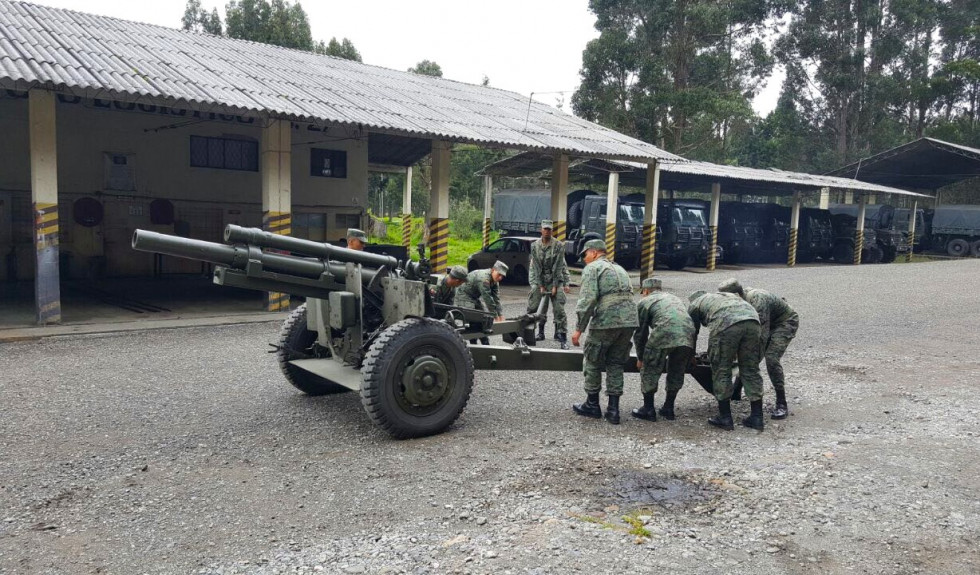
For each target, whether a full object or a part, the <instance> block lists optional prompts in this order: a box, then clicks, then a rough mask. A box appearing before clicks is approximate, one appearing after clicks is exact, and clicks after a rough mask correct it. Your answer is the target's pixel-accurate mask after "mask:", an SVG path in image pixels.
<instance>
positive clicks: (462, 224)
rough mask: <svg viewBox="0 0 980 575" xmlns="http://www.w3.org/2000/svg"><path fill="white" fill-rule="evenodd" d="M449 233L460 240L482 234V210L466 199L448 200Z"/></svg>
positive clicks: (470, 238)
mask: <svg viewBox="0 0 980 575" xmlns="http://www.w3.org/2000/svg"><path fill="white" fill-rule="evenodd" d="M449 227H450V230H449V232H450V234H452V236H453V237H454V238H457V239H461V240H472V239H474V238H478V237H482V236H483V210H482V209H480V208H478V207H476V206H474V205H473V204H471V203H469V202H467V201H466V200H451V201H450V202H449Z"/></svg>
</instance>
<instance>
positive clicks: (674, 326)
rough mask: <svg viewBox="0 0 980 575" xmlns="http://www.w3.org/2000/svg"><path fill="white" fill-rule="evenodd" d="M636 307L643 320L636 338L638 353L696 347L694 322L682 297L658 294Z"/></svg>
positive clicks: (640, 318) (663, 293)
mask: <svg viewBox="0 0 980 575" xmlns="http://www.w3.org/2000/svg"><path fill="white" fill-rule="evenodd" d="M636 307H637V312H638V314H639V320H640V327H639V328H637V330H636V333H635V334H634V335H633V341H634V342H635V343H636V352H637V354H641V353H642V351H643V350H644V348H649V349H670V348H673V347H682V346H683V347H690V348H693V347H694V334H695V333H696V332H695V329H694V322H693V321H691V315H690V314H689V313H687V305H686V304H685V303H684V301H683V300H682V299H681V298H679V297H677V296H675V295H674V294H670V293H667V292H662V291H655V292H653V293H651V294H650V295H648V296H647V297H645V298H643V299H642V300H640V303H638V304H637V306H636ZM641 357H642V355H641Z"/></svg>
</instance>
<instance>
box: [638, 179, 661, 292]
mask: <svg viewBox="0 0 980 575" xmlns="http://www.w3.org/2000/svg"><path fill="white" fill-rule="evenodd" d="M646 192H647V193H646V196H645V197H644V207H643V251H641V252H640V281H641V282H642V281H643V280H645V279H647V278H649V277H653V269H654V266H655V265H656V257H657V209H658V207H659V204H660V164H659V163H657V162H650V163H649V164H647V190H646Z"/></svg>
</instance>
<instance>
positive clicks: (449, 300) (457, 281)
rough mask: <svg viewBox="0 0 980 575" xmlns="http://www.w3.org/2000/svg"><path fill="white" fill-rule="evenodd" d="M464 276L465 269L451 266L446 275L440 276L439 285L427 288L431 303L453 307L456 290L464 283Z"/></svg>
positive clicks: (465, 274)
mask: <svg viewBox="0 0 980 575" xmlns="http://www.w3.org/2000/svg"><path fill="white" fill-rule="evenodd" d="M466 276H467V273H466V268H464V267H463V266H453V267H452V268H451V269H450V270H449V273H448V274H446V275H444V276H442V279H441V280H439V283H437V284H436V285H432V286H429V293H430V294H431V295H432V302H433V303H441V304H445V305H453V301H454V300H455V299H456V288H458V287H459V286H461V285H463V282H465V281H466Z"/></svg>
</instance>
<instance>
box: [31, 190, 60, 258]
mask: <svg viewBox="0 0 980 575" xmlns="http://www.w3.org/2000/svg"><path fill="white" fill-rule="evenodd" d="M34 246H35V248H36V249H37V251H41V250H43V249H47V248H53V247H57V246H58V204H47V203H44V202H35V203H34Z"/></svg>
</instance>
